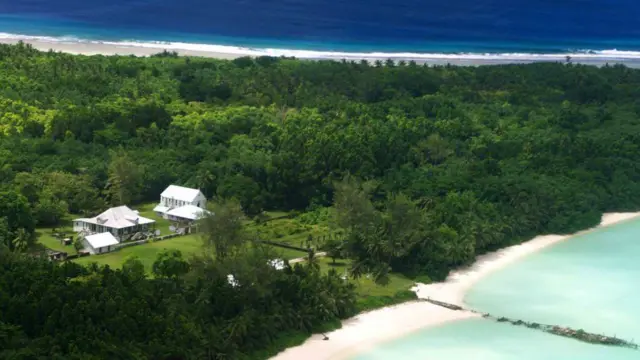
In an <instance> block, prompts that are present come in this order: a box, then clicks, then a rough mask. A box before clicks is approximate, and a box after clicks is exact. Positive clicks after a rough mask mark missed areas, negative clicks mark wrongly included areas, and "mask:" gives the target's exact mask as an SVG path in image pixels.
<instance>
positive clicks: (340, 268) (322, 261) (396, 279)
mask: <svg viewBox="0 0 640 360" xmlns="http://www.w3.org/2000/svg"><path fill="white" fill-rule="evenodd" d="M318 265H320V269H321V270H322V271H326V272H328V271H329V270H331V269H335V270H336V271H337V272H338V274H345V273H346V270H347V269H348V268H349V267H350V266H351V260H346V259H336V262H335V264H334V263H333V261H332V260H331V259H330V258H328V257H321V258H318ZM349 281H351V282H352V283H354V284H355V285H356V287H357V291H358V294H359V295H360V296H363V297H366V296H394V295H395V294H396V293H397V292H398V291H403V290H409V289H410V288H411V287H413V285H414V284H415V281H414V280H412V279H409V278H407V277H406V276H404V275H401V274H395V273H392V274H391V275H390V281H389V284H387V285H379V284H376V283H375V282H374V281H373V279H369V278H366V277H361V278H359V279H349Z"/></svg>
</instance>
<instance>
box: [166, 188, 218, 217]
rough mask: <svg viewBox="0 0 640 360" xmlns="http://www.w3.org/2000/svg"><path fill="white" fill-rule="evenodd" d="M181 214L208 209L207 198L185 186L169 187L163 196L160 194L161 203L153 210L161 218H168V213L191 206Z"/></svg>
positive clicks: (198, 191) (200, 192)
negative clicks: (196, 209)
mask: <svg viewBox="0 0 640 360" xmlns="http://www.w3.org/2000/svg"><path fill="white" fill-rule="evenodd" d="M189 205H190V207H189V208H187V209H186V210H184V211H182V212H181V213H186V212H192V211H191V210H193V207H197V208H200V209H206V208H207V198H206V197H205V196H204V194H203V193H202V191H200V190H198V189H191V188H186V187H183V186H177V185H169V187H168V188H166V189H165V190H164V191H163V192H162V194H160V203H159V204H158V205H157V206H156V207H155V208H154V209H153V211H155V212H156V213H157V214H158V215H159V216H162V217H164V218H165V219H167V218H168V215H167V214H168V212H170V211H172V210H174V209H178V208H181V207H183V206H189Z"/></svg>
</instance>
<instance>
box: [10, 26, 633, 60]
mask: <svg viewBox="0 0 640 360" xmlns="http://www.w3.org/2000/svg"><path fill="white" fill-rule="evenodd" d="M19 42H24V43H25V44H30V45H31V46H33V48H35V49H37V50H40V51H45V52H46V51H55V52H63V53H69V54H75V55H87V56H92V55H104V56H112V55H121V56H131V55H133V56H139V57H147V56H151V55H154V54H158V53H161V52H163V51H169V52H176V53H177V54H178V55H180V56H194V57H205V58H215V59H225V60H233V59H236V58H239V57H244V56H250V57H258V56H275V57H280V56H287V57H295V58H297V59H306V60H336V61H340V60H347V61H360V60H367V61H369V62H375V61H378V60H380V61H383V62H384V61H386V60H387V59H392V60H395V61H400V60H404V61H415V62H416V63H418V64H427V65H432V66H435V65H456V66H482V65H501V64H530V63H536V62H560V63H564V62H566V57H567V56H569V57H570V58H571V62H572V63H575V64H583V65H592V66H605V65H607V64H611V65H612V64H624V65H625V66H628V67H631V68H640V52H632V51H617V50H605V51H599V52H588V53H566V54H536V53H530V54H529V53H504V54H481V53H476V54H473V53H470V54H445V53H400V52H398V53H381V52H367V53H364V52H353V53H351V52H328V51H312V50H294V49H270V48H242V47H234V46H226V45H207V44H189V43H163V42H131V41H121V42H118V41H90V40H77V39H73V40H71V39H69V40H65V39H64V38H53V37H52V38H49V37H35V36H22V35H13V34H4V36H0V44H17V43H19Z"/></svg>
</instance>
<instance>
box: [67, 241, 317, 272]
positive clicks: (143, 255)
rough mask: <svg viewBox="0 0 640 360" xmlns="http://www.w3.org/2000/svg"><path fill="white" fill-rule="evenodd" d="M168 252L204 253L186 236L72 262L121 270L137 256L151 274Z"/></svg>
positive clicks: (287, 253) (289, 253) (291, 253)
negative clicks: (155, 262)
mask: <svg viewBox="0 0 640 360" xmlns="http://www.w3.org/2000/svg"><path fill="white" fill-rule="evenodd" d="M166 250H180V251H181V252H182V255H183V256H184V257H186V258H188V257H189V256H191V255H196V254H201V253H202V252H203V249H202V240H201V239H200V236H199V235H197V234H192V235H185V236H180V237H175V238H171V239H167V240H161V241H153V242H149V243H146V244H142V245H135V246H130V247H126V248H123V249H121V250H117V251H114V252H110V253H107V254H100V255H91V256H86V257H81V258H77V259H74V260H72V261H74V262H76V263H78V264H82V265H88V264H91V263H94V262H95V263H98V264H99V265H109V266H110V267H112V268H114V269H120V268H121V267H122V264H124V262H125V261H127V259H129V258H130V257H134V256H135V257H138V259H139V260H140V261H141V262H142V264H143V265H144V268H145V270H146V271H147V272H149V273H150V272H151V267H152V265H153V262H154V261H155V260H156V258H157V257H158V254H160V253H161V252H163V251H166ZM275 250H276V253H277V254H279V255H280V256H282V257H283V258H285V259H294V258H299V257H303V256H305V255H306V253H303V252H300V251H295V250H289V249H280V248H276V249H275Z"/></svg>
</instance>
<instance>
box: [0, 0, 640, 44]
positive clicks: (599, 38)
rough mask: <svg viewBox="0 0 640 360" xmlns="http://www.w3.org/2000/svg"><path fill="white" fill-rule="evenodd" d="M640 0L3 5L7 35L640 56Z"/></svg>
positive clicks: (104, 0) (0, 25)
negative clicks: (631, 53) (636, 53)
mask: <svg viewBox="0 0 640 360" xmlns="http://www.w3.org/2000/svg"><path fill="white" fill-rule="evenodd" d="M639 21H640V0H599V1H596V0H528V1H524V0H403V1H392V0H333V1H327V0H0V32H1V33H4V34H3V36H5V37H7V36H8V35H7V34H22V35H30V36H48V37H64V38H66V39H67V40H69V39H70V38H77V39H88V40H100V41H137V42H150V41H163V42H180V43H191V44H217V45H231V46H239V47H255V48H280V49H300V50H321V51H351V52H363V51H364V52H373V51H376V52H413V53H538V54H540V53H556V54H557V53H565V52H575V51H586V50H593V51H598V50H613V49H617V50H621V51H640V22H639Z"/></svg>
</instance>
